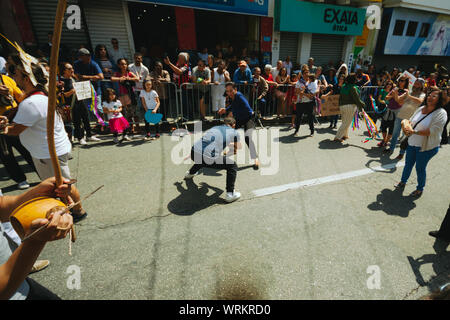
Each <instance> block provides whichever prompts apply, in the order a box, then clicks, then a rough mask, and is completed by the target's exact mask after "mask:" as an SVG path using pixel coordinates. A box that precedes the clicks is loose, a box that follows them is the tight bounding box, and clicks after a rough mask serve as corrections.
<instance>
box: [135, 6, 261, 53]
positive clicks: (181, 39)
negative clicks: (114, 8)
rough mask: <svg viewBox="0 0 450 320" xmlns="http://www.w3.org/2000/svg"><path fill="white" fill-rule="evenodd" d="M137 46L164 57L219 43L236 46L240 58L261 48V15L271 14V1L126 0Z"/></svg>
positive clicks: (210, 50) (210, 46)
mask: <svg viewBox="0 0 450 320" xmlns="http://www.w3.org/2000/svg"><path fill="white" fill-rule="evenodd" d="M127 6H128V11H129V17H130V23H131V27H132V34H133V39H134V43H135V45H136V49H138V50H139V49H140V48H141V47H146V48H147V51H148V53H149V55H150V56H151V57H155V58H158V59H161V58H162V57H163V56H165V55H166V54H168V55H169V56H172V57H173V56H175V54H176V52H178V51H180V50H187V51H188V52H192V51H198V50H201V49H202V48H208V53H213V54H214V53H215V47H216V45H218V44H220V45H221V46H222V47H229V46H230V45H231V46H233V49H234V53H235V54H236V55H237V56H238V57H239V55H240V54H241V51H242V49H243V48H247V50H248V54H251V52H253V51H256V52H258V54H259V51H260V24H261V22H260V18H261V17H265V16H267V15H268V1H262V0H260V1H217V0H214V1H213V0H206V1H197V0H194V1H177V0H163V1H145V0H142V1H133V2H131V1H127Z"/></svg>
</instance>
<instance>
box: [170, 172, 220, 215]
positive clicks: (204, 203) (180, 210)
mask: <svg viewBox="0 0 450 320" xmlns="http://www.w3.org/2000/svg"><path fill="white" fill-rule="evenodd" d="M185 182H186V188H184V187H183V183H182V182H175V183H174V185H175V186H176V187H177V190H178V192H179V193H180V194H179V196H178V197H177V198H175V199H173V200H172V201H170V202H169V204H168V205H167V209H168V210H169V211H170V212H171V213H173V214H176V215H180V216H190V215H192V214H194V213H196V212H197V211H200V210H203V209H206V208H208V207H210V206H212V205H215V204H217V203H222V202H223V200H222V199H221V198H220V195H221V194H222V193H223V190H221V189H219V188H216V187H212V186H210V185H208V184H207V183H205V182H202V183H200V185H197V184H195V183H194V181H193V179H189V180H185ZM210 190H212V191H213V193H212V194H211V195H208V193H209V191H210Z"/></svg>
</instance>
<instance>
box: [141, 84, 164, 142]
mask: <svg viewBox="0 0 450 320" xmlns="http://www.w3.org/2000/svg"><path fill="white" fill-rule="evenodd" d="M143 86H144V90H142V91H141V95H140V99H141V101H142V106H143V107H144V110H145V112H147V111H149V110H150V111H151V112H152V113H156V112H157V111H158V109H159V105H160V101H159V96H158V93H156V91H155V90H153V84H152V81H151V80H145V81H144V83H143ZM144 120H145V132H146V136H145V138H144V139H145V140H150V139H152V138H151V134H150V123H148V122H147V119H145V117H144ZM155 127H156V134H155V138H156V139H157V138H159V137H160V136H159V123H157V124H156V126H155Z"/></svg>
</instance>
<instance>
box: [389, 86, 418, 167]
mask: <svg viewBox="0 0 450 320" xmlns="http://www.w3.org/2000/svg"><path fill="white" fill-rule="evenodd" d="M424 85H425V80H423V79H422V78H419V79H417V80H416V81H415V82H414V84H413V87H412V89H411V92H409V91H408V90H406V98H405V100H404V101H405V102H404V103H403V105H402V107H401V108H400V109H399V111H398V113H397V115H396V119H397V120H396V121H397V124H395V123H394V132H396V131H395V126H396V125H397V126H399V127H400V128H401V122H402V121H403V120H405V119H409V118H411V116H412V115H413V114H414V112H416V110H417V109H418V108H419V106H420V105H421V104H422V103H423V100H424V99H425V93H424V92H423V86H424ZM397 130H398V131H397V132H399V133H400V130H399V129H397ZM397 137H398V134H397ZM393 141H394V140H393ZM396 141H397V139H396V140H395V142H396ZM395 142H393V143H391V146H390V148H389V149H390V151H394V148H395ZM405 152H406V150H404V149H400V154H399V155H398V156H397V158H396V159H397V160H402V159H403V156H404V154H405Z"/></svg>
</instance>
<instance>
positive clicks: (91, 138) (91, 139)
mask: <svg viewBox="0 0 450 320" xmlns="http://www.w3.org/2000/svg"><path fill="white" fill-rule="evenodd" d="M86 140H87V141H102V140H101V139H99V138H97V137H96V136H92V137H88V138H87V139H86Z"/></svg>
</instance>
